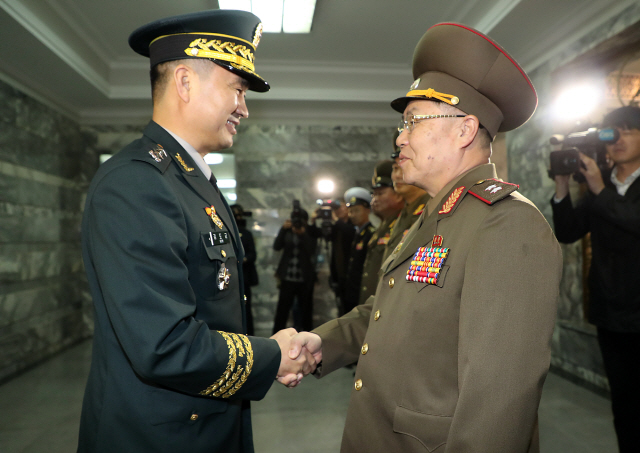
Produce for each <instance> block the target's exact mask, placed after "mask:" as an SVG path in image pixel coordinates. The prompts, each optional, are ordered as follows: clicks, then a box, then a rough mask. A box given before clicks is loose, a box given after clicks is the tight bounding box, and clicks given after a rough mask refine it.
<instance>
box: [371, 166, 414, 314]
mask: <svg viewBox="0 0 640 453" xmlns="http://www.w3.org/2000/svg"><path fill="white" fill-rule="evenodd" d="M392 167H393V161H392V160H383V161H382V162H379V163H378V165H376V168H375V170H374V172H373V177H372V178H371V188H372V189H373V196H372V197H371V210H372V211H373V213H374V214H375V215H376V216H378V217H380V219H381V220H382V222H381V223H380V225H379V226H378V228H377V229H376V231H375V232H374V233H373V235H372V236H371V239H369V244H368V245H367V256H366V258H365V259H364V265H363V266H362V281H361V283H360V286H361V288H360V303H361V304H363V303H365V302H366V301H367V299H368V298H369V297H371V296H373V295H374V294H375V292H376V286H378V271H379V270H380V265H381V264H382V256H383V255H384V251H385V249H386V247H387V243H388V242H389V237H390V235H391V229H392V228H393V226H394V225H395V223H396V221H397V220H398V215H399V213H400V210H401V209H402V208H403V206H404V200H403V198H402V197H401V196H400V195H398V194H397V193H396V191H395V190H393V181H392V180H391V170H392Z"/></svg>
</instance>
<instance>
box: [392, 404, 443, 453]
mask: <svg viewBox="0 0 640 453" xmlns="http://www.w3.org/2000/svg"><path fill="white" fill-rule="evenodd" d="M450 426H451V417H447V416H439V415H429V414H424V413H422V412H416V411H413V410H411V409H407V408H405V407H402V406H398V407H396V412H395V415H394V417H393V431H394V432H396V433H398V434H406V435H407V436H411V437H413V438H415V439H417V440H418V441H419V442H420V443H421V444H422V445H424V447H425V448H426V449H427V450H428V451H429V452H434V451H436V450H437V449H439V448H440V447H442V446H443V445H446V443H447V436H448V435H449V427H450Z"/></svg>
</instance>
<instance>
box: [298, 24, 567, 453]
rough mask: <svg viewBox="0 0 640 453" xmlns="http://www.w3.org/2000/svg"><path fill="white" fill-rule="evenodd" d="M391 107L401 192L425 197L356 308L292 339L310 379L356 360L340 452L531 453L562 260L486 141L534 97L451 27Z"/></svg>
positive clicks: (419, 58)
mask: <svg viewBox="0 0 640 453" xmlns="http://www.w3.org/2000/svg"><path fill="white" fill-rule="evenodd" d="M413 77H414V79H415V80H414V83H413V84H412V86H411V87H410V89H409V92H408V93H407V94H406V95H405V96H403V97H401V98H398V99H396V100H395V101H393V102H392V103H391V105H392V107H393V108H394V109H395V110H396V111H398V112H400V113H402V115H403V117H402V122H401V123H400V126H399V129H400V130H401V132H400V135H399V136H398V140H397V143H398V145H399V146H400V149H401V152H400V156H399V158H398V163H399V165H400V166H401V167H402V170H403V172H404V180H405V181H406V182H407V183H409V184H416V185H418V186H420V187H422V188H424V189H425V190H426V191H427V192H428V193H429V194H430V195H431V197H432V198H431V200H429V203H428V204H427V207H426V208H425V211H424V212H423V213H422V215H421V216H420V218H419V219H418V220H417V221H416V222H415V223H414V224H413V226H412V227H411V229H410V230H409V233H408V234H407V235H406V236H405V238H404V241H403V242H401V243H400V245H399V246H398V247H396V249H394V252H393V253H392V254H391V256H390V257H389V259H387V261H385V262H384V263H383V264H382V271H381V273H382V277H381V279H380V282H379V283H378V288H377V290H376V295H375V297H374V298H373V300H372V299H369V300H370V301H371V302H370V303H366V304H364V305H359V306H357V307H356V308H354V309H353V310H352V311H351V312H350V313H347V314H346V315H344V316H343V317H342V318H339V319H337V320H333V321H330V322H328V323H326V324H324V325H322V326H320V327H318V328H317V329H316V330H315V331H314V332H313V333H310V332H302V333H300V334H298V335H297V336H295V337H294V338H293V340H292V343H295V344H297V347H295V348H294V349H293V350H292V351H290V355H292V356H294V357H295V356H296V354H297V353H298V351H300V350H303V349H306V350H308V351H309V352H311V353H316V354H320V353H322V363H321V365H320V366H319V367H318V370H317V372H318V375H319V376H324V375H326V374H328V373H330V372H331V371H333V370H335V369H338V368H340V367H343V366H345V365H346V364H349V363H353V362H354V361H356V360H357V361H358V365H357V368H356V373H355V376H354V388H353V390H352V393H351V399H350V402H349V408H348V411H347V417H346V424H345V429H344V434H343V437H342V449H341V451H342V452H343V453H351V452H353V453H355V452H367V453H378V452H379V453H383V452H384V453H386V452H391V451H393V452H403V453H412V452H416V453H418V452H425V451H431V452H436V451H438V452H440V451H442V452H473V453H495V452H505V453H506V452H508V453H537V452H538V451H539V439H538V405H539V402H540V396H541V393H542V385H543V383H544V380H545V377H546V375H547V372H548V369H549V361H550V356H551V348H550V340H551V335H552V333H553V329H554V325H555V316H556V310H557V298H558V289H559V283H560V278H561V275H562V255H561V251H560V246H559V244H558V242H557V241H556V239H555V237H554V235H553V232H552V230H551V228H550V227H549V224H548V223H547V221H546V220H545V218H544V217H543V216H542V214H541V213H540V211H538V209H537V208H536V207H535V206H534V205H533V203H531V202H530V201H529V200H527V199H526V198H525V197H523V196H522V195H520V194H519V193H518V192H517V189H518V186H517V185H516V184H510V183H506V182H502V181H500V180H498V179H497V177H496V172H495V166H494V165H493V164H491V163H490V156H491V141H492V140H493V138H494V137H495V135H496V134H497V133H498V132H505V131H509V130H512V129H515V128H517V127H519V126H520V125H522V124H524V123H525V122H526V121H527V120H528V119H529V117H530V116H531V115H532V114H533V112H534V111H535V108H536V105H537V96H536V93H535V90H534V88H533V85H532V84H531V81H530V80H529V78H528V77H527V75H526V74H525V72H524V71H523V70H522V69H521V68H520V67H519V66H518V65H517V63H515V61H514V60H513V58H511V57H510V56H509V55H508V54H507V53H506V52H505V51H504V50H503V49H502V48H501V47H500V46H499V45H498V44H496V43H495V42H493V41H491V40H490V39H489V38H487V37H486V36H484V35H483V34H482V33H480V32H478V31H477V30H473V29H470V28H468V27H465V26H463V25H459V24H452V23H446V24H438V25H435V26H433V27H431V28H430V29H429V30H428V31H427V32H426V33H425V35H424V36H423V37H422V39H421V40H420V41H419V43H418V45H417V47H416V49H415V52H414V58H413Z"/></svg>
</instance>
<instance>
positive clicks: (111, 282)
mask: <svg viewBox="0 0 640 453" xmlns="http://www.w3.org/2000/svg"><path fill="white" fill-rule="evenodd" d="M261 34H262V24H261V23H260V20H259V19H258V18H257V17H256V16H254V15H253V14H251V13H246V12H242V11H224V10H214V11H204V12H200V13H193V14H186V15H183V16H176V17H170V18H165V19H161V20H158V21H155V22H153V23H150V24H147V25H145V26H143V27H141V28H139V29H137V30H136V31H134V32H133V34H132V35H131V36H130V37H129V44H130V46H131V47H132V48H133V50H135V51H136V52H138V53H139V54H141V55H143V56H146V57H149V59H150V65H151V80H152V98H153V117H152V118H153V119H152V121H151V122H149V124H148V125H147V127H146V128H145V130H144V133H143V136H142V137H141V138H140V139H138V140H135V141H133V142H132V143H130V144H129V145H127V146H126V147H125V148H124V149H123V150H122V151H121V152H119V153H118V154H116V155H115V156H113V157H112V158H111V159H109V160H108V161H107V162H105V163H104V164H102V165H101V166H100V168H99V169H98V171H97V173H96V175H95V177H94V178H93V181H92V183H91V186H90V187H89V191H88V193H87V201H86V205H85V210H84V217H83V220H82V249H83V261H84V265H85V270H86V272H87V279H88V282H89V287H90V290H91V295H92V297H93V304H94V308H95V332H94V337H93V352H92V360H91V370H90V372H89V378H88V381H87V387H86V390H85V395H84V401H83V406H82V416H81V420H80V437H79V442H78V452H91V453H104V452H136V453H144V452H149V453H151V452H153V453H158V452H176V451H189V452H192V453H199V452H234V453H235V452H242V453H251V452H253V451H254V449H253V438H252V431H251V413H250V409H249V400H259V399H262V398H263V397H264V395H265V393H266V392H267V390H269V388H270V387H271V385H272V384H273V382H274V378H276V377H277V378H279V379H280V380H281V382H283V383H285V384H286V383H287V382H284V381H283V379H286V376H290V375H291V374H293V379H292V381H296V382H297V379H298V375H297V374H298V373H300V376H301V373H302V372H306V371H310V369H313V368H314V367H313V366H310V367H309V366H307V367H304V366H302V365H303V364H302V363H290V359H289V357H288V350H289V342H290V338H291V334H292V333H295V330H293V329H288V330H287V331H282V332H278V333H277V334H276V335H274V336H273V337H272V339H269V338H258V337H252V336H247V335H246V312H245V305H244V295H243V294H244V285H243V272H242V262H243V258H244V251H243V247H242V243H241V242H240V236H239V233H238V228H237V226H236V223H235V221H234V220H233V214H232V213H231V209H230V208H229V206H228V204H227V203H226V201H225V200H224V198H223V196H222V195H221V193H220V191H219V189H218V187H217V184H216V179H215V177H214V176H213V175H212V174H211V169H210V168H209V166H208V165H207V164H206V163H205V161H204V156H205V155H206V154H208V153H210V152H212V151H216V150H221V149H224V148H229V147H230V146H231V145H232V144H233V137H234V135H236V127H237V126H238V124H239V123H240V119H241V118H246V117H247V116H248V114H249V112H248V110H247V105H246V103H245V95H246V91H247V90H248V89H250V90H254V91H258V92H264V91H267V90H268V89H269V85H268V83H267V82H266V81H265V80H264V79H262V78H261V77H260V76H259V75H258V74H256V73H255V66H254V52H255V49H256V47H257V45H258V43H259V41H260V36H261ZM310 359H311V360H313V357H311V358H310ZM300 378H301V377H300ZM289 382H291V381H289Z"/></svg>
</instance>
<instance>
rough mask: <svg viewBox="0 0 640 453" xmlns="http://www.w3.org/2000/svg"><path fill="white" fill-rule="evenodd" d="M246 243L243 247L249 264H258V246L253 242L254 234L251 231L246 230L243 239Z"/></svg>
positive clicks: (243, 242)
mask: <svg viewBox="0 0 640 453" xmlns="http://www.w3.org/2000/svg"><path fill="white" fill-rule="evenodd" d="M242 238H243V239H244V241H242V245H243V246H244V257H245V258H246V259H247V262H248V263H255V262H256V244H255V242H254V241H253V234H251V231H249V230H246V233H245V234H244V235H243V237H242Z"/></svg>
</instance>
